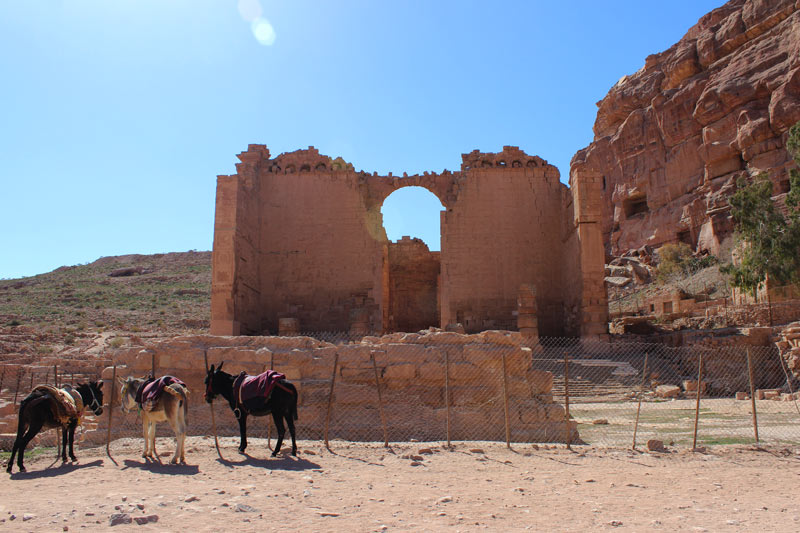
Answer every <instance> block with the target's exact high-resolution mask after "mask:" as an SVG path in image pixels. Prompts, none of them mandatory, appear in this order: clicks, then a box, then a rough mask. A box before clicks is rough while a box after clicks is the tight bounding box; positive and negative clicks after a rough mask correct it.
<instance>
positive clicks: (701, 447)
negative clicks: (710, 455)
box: [692, 446, 708, 453]
mask: <svg viewBox="0 0 800 533" xmlns="http://www.w3.org/2000/svg"><path fill="white" fill-rule="evenodd" d="M692 451H693V452H697V453H706V452H707V451H708V448H706V447H705V446H698V447H697V448H692Z"/></svg>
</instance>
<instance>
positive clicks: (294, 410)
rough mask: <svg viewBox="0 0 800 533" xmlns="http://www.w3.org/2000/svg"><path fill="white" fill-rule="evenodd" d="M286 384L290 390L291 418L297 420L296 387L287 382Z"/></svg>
mask: <svg viewBox="0 0 800 533" xmlns="http://www.w3.org/2000/svg"><path fill="white" fill-rule="evenodd" d="M286 384H287V385H288V386H289V388H290V389H292V418H293V419H294V420H297V387H295V386H294V383H289V382H288V381H287V382H286Z"/></svg>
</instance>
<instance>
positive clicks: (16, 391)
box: [14, 366, 22, 405]
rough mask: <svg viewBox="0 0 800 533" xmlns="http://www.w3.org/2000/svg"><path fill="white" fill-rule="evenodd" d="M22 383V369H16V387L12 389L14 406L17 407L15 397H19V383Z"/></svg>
mask: <svg viewBox="0 0 800 533" xmlns="http://www.w3.org/2000/svg"><path fill="white" fill-rule="evenodd" d="M20 381H22V367H19V366H18V367H17V386H16V387H14V405H17V396H19V382H20Z"/></svg>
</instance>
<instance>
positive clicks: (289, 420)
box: [286, 409, 297, 456]
mask: <svg viewBox="0 0 800 533" xmlns="http://www.w3.org/2000/svg"><path fill="white" fill-rule="evenodd" d="M286 425H288V426H289V434H290V435H291V436H292V455H295V456H296V455H297V440H296V439H295V434H294V418H292V412H291V409H290V410H289V413H288V414H287V415H286Z"/></svg>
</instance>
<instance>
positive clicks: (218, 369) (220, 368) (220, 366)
mask: <svg viewBox="0 0 800 533" xmlns="http://www.w3.org/2000/svg"><path fill="white" fill-rule="evenodd" d="M224 364H225V361H223V362H221V363H220V364H219V368H217V372H219V371H220V370H222V365H224Z"/></svg>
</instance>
